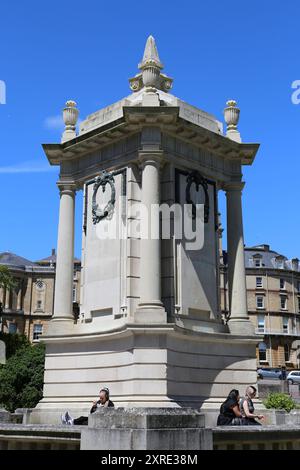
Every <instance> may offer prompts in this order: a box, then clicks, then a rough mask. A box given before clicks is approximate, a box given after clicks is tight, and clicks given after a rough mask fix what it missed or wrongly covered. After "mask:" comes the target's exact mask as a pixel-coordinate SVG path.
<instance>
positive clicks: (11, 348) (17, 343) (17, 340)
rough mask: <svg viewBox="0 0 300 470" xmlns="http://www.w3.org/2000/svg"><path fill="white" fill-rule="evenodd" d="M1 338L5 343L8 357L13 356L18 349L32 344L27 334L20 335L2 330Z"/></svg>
mask: <svg viewBox="0 0 300 470" xmlns="http://www.w3.org/2000/svg"><path fill="white" fill-rule="evenodd" d="M0 340H1V341H4V343H5V351H6V359H9V358H10V357H11V356H13V355H14V354H15V353H16V352H17V351H18V349H20V348H23V347H24V346H29V345H30V342H29V341H28V339H27V338H26V336H25V335H19V334H16V333H4V332H3V331H1V332H0Z"/></svg>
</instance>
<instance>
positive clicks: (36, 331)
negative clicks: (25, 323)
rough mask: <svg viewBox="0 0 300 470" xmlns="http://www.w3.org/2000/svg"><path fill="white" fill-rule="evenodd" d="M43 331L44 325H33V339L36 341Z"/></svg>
mask: <svg viewBox="0 0 300 470" xmlns="http://www.w3.org/2000/svg"><path fill="white" fill-rule="evenodd" d="M42 333H43V325H39V324H36V325H34V326H33V340H34V341H36V340H38V339H39V338H40V336H41V335H42Z"/></svg>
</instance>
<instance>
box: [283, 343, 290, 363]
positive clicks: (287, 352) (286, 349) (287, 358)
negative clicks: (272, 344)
mask: <svg viewBox="0 0 300 470" xmlns="http://www.w3.org/2000/svg"><path fill="white" fill-rule="evenodd" d="M284 360H285V362H290V346H289V344H285V345H284Z"/></svg>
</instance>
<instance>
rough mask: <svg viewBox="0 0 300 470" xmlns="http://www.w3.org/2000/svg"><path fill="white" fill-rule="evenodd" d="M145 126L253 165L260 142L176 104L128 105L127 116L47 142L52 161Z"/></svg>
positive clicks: (82, 152) (55, 162) (90, 149)
mask: <svg viewBox="0 0 300 470" xmlns="http://www.w3.org/2000/svg"><path fill="white" fill-rule="evenodd" d="M144 126H147V127H149V126H155V127H159V128H160V129H161V131H162V132H163V133H166V134H169V135H171V136H175V137H176V138H179V139H181V140H183V141H185V142H187V143H189V144H191V145H194V146H196V147H200V148H203V149H205V150H207V151H210V152H212V153H214V154H216V155H219V156H221V157H222V158H224V159H225V160H230V161H238V162H240V163H241V164H243V165H251V164H252V162H253V160H254V158H255V155H256V152H257V150H258V148H259V144H256V143H248V144H244V143H237V142H234V141H232V140H230V139H228V138H227V137H225V136H223V135H221V134H218V133H216V132H213V131H211V130H209V129H206V128H204V127H202V126H199V125H197V124H194V123H192V122H189V121H187V120H186V119H184V118H182V117H179V107H176V106H159V107H155V106H154V107H144V106H136V107H135V106H124V107H123V116H122V117H121V118H119V119H116V120H114V121H112V122H109V123H107V124H105V125H103V126H100V127H98V128H97V129H93V130H92V131H90V132H86V133H85V134H82V135H80V136H78V137H76V138H74V139H71V140H69V141H68V142H65V143H62V144H43V149H44V151H45V153H46V155H47V157H48V159H49V162H50V164H51V165H59V164H60V163H61V162H62V161H67V160H76V158H79V157H80V158H81V157H82V156H83V155H85V154H89V153H91V152H93V151H94V150H96V149H99V148H102V147H104V146H107V145H109V144H111V143H114V142H116V141H118V140H120V139H122V138H125V137H128V136H129V135H132V134H135V133H137V132H140V131H141V129H142V128H143V127H144Z"/></svg>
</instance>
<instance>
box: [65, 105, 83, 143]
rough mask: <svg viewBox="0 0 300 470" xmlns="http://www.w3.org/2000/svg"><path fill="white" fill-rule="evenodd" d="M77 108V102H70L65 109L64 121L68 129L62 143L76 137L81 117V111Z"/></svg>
mask: <svg viewBox="0 0 300 470" xmlns="http://www.w3.org/2000/svg"><path fill="white" fill-rule="evenodd" d="M76 106H77V104H76V102H75V101H72V100H68V101H67V102H66V106H65V108H64V109H63V120H64V123H65V126H66V127H65V130H64V132H63V135H62V138H61V141H62V143H63V142H66V141H67V140H70V139H73V138H74V137H76V123H77V119H78V115H79V110H78V109H77V108H76Z"/></svg>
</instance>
